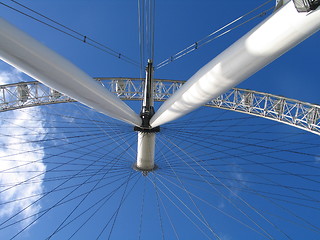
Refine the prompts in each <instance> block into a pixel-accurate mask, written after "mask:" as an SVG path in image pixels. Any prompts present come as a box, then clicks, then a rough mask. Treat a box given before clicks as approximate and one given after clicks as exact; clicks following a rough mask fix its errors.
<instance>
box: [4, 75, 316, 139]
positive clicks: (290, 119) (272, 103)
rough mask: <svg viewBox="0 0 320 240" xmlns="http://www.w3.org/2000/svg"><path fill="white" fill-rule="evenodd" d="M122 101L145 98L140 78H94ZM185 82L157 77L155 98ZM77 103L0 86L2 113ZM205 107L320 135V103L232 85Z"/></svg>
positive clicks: (25, 85) (32, 87) (46, 91)
mask: <svg viewBox="0 0 320 240" xmlns="http://www.w3.org/2000/svg"><path fill="white" fill-rule="evenodd" d="M95 79H96V80H97V81H99V82H100V83H101V85H103V86H104V87H106V88H107V89H108V90H110V91H111V92H113V93H115V94H116V95H117V96H118V97H120V98H121V99H123V100H143V88H144V81H143V79H139V78H95ZM183 83H184V81H176V80H161V79H155V80H154V98H155V99H154V100H155V101H165V100H166V99H168V98H169V97H170V96H171V95H172V94H173V93H174V92H175V91H177V90H178V89H179V88H180V87H181V86H182V85H183ZM66 102H74V100H73V99H71V98H69V97H68V96H65V95H63V94H61V93H59V92H57V91H55V90H53V89H51V88H49V87H47V86H45V85H43V84H42V83H39V82H36V81H34V82H20V83H13V84H7V85H1V86H0V112H4V111H9V110H15V109H20V108H26V107H33V106H41V105H47V104H55V103H66ZM205 106H207V107H215V108H220V109H226V110H232V111H237V112H242V113H246V114H250V115H255V116H258V117H262V118H267V119H270V120H274V121H278V122H281V123H285V124H288V125H291V126H294V127H297V128H301V129H303V130H306V131H309V132H312V133H314V134H317V135H320V106H319V105H317V104H310V103H306V102H301V101H298V100H295V99H289V98H286V97H282V96H276V95H272V94H268V93H262V92H256V91H252V90H245V89H239V88H233V89H231V90H229V91H228V92H226V93H224V94H222V95H221V96H219V97H218V98H215V99H213V100H212V101H210V102H209V103H207V104H206V105H205Z"/></svg>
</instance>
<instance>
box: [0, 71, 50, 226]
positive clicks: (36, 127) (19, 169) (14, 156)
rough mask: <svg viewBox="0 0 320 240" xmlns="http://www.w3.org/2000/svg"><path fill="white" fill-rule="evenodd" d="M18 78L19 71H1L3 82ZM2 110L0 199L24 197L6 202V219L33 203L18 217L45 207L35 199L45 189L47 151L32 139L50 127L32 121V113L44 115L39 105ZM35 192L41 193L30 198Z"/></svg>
mask: <svg viewBox="0 0 320 240" xmlns="http://www.w3.org/2000/svg"><path fill="white" fill-rule="evenodd" d="M18 81H21V73H20V72H19V71H17V70H12V71H6V72H4V71H3V72H0V84H7V83H12V82H18ZM0 114H2V124H1V129H0V146H1V147H0V172H1V174H0V191H1V193H0V202H1V203H3V202H8V201H13V200H15V199H23V200H19V201H13V202H12V203H8V204H5V205H4V206H2V207H1V208H0V218H2V219H6V218H8V217H10V216H12V215H13V214H15V213H17V212H19V211H21V210H23V209H24V208H26V207H27V206H29V205H31V206H30V207H28V208H26V210H24V211H23V212H22V213H21V214H20V215H19V217H18V219H21V218H25V217H29V216H31V215H36V214H37V213H38V212H39V210H40V209H41V205H40V202H37V203H36V204H32V203H33V202H34V201H36V200H37V199H38V198H39V196H41V194H42V192H43V179H44V174H41V173H44V172H45V170H46V166H45V165H44V164H43V157H44V155H45V152H44V149H43V146H41V144H39V143H34V142H32V141H37V140H41V139H43V137H44V136H45V133H46V130H45V128H44V127H43V122H42V121H32V119H33V117H32V116H34V115H35V114H36V115H37V118H38V119H42V117H43V116H42V112H41V110H40V109H38V108H33V109H28V108H27V109H23V110H21V111H20V110H16V111H11V112H5V113H0ZM6 119H7V120H6ZM35 150H37V151H35ZM7 169H11V170H7ZM6 170H7V171H6ZM37 175H39V176H37ZM35 176H36V177H35ZM31 178H32V180H31V181H30V180H29V179H31ZM19 183H21V184H19ZM10 186H11V187H10ZM32 195H39V196H35V197H31V198H28V197H29V196H32ZM24 198H25V199H24ZM34 219H35V217H32V218H28V220H25V221H23V222H21V225H20V226H21V227H24V226H26V225H28V224H29V223H31V222H32V221H33V220H34Z"/></svg>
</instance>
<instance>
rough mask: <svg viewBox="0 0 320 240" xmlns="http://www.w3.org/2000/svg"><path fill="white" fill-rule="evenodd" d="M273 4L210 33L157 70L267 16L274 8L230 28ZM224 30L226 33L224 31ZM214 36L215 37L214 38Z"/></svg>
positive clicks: (269, 0) (159, 65)
mask: <svg viewBox="0 0 320 240" xmlns="http://www.w3.org/2000/svg"><path fill="white" fill-rule="evenodd" d="M270 2H272V0H268V1H266V2H265V3H263V4H262V5H260V6H258V7H257V8H255V9H253V10H251V11H249V12H248V13H246V14H244V15H242V16H240V17H238V18H236V19H235V20H233V21H231V22H230V23H228V24H226V25H225V26H223V27H221V28H219V29H218V30H216V31H214V32H212V33H210V34H209V35H207V36H206V37H204V38H202V39H201V40H199V41H197V42H195V43H193V44H191V45H190V46H188V47H186V48H184V49H183V50H181V51H179V52H178V53H176V54H174V55H172V56H171V57H169V58H168V59H166V60H164V61H162V62H160V63H159V64H158V65H157V66H156V69H159V68H161V67H164V66H165V65H167V64H169V63H171V62H173V61H175V60H177V59H179V58H181V57H183V56H185V55H187V54H189V53H191V52H193V51H195V50H197V49H199V48H200V47H202V46H204V45H206V44H208V43H210V42H211V41H213V40H215V39H217V38H220V37H222V36H223V35H225V34H227V33H229V32H231V31H233V30H235V29H237V28H239V27H241V26H243V25H244V24H247V23H249V22H251V21H252V20H254V19H256V18H259V17H262V16H265V15H266V14H267V13H268V12H270V11H272V10H273V9H274V7H271V8H269V9H267V10H263V11H262V12H260V13H258V14H256V15H254V16H253V17H251V18H249V19H248V20H246V21H244V22H242V23H240V24H237V25H235V26H234V27H230V26H232V25H234V24H236V23H237V22H238V21H240V20H242V19H243V18H245V17H246V16H248V15H250V14H252V13H253V12H255V11H257V10H259V9H260V8H262V7H264V6H265V5H267V4H268V3H270ZM228 27H230V28H229V29H227V30H225V29H226V28H228ZM223 30H224V31H223ZM221 31H223V32H222V33H220V32H221ZM213 36H214V37H213Z"/></svg>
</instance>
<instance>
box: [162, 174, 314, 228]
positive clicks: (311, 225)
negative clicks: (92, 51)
mask: <svg viewBox="0 0 320 240" xmlns="http://www.w3.org/2000/svg"><path fill="white" fill-rule="evenodd" d="M160 176H161V177H163V178H164V179H165V180H166V181H168V182H170V183H171V184H173V185H174V186H176V187H178V188H180V189H182V187H181V186H180V185H178V184H176V183H174V182H173V181H171V180H169V179H167V178H165V177H164V176H163V174H161V175H160ZM170 177H172V178H174V176H170ZM194 187H197V188H199V187H198V185H194ZM203 190H205V189H203ZM192 195H194V194H192ZM262 196H263V195H262ZM197 198H198V199H200V198H199V196H197ZM272 199H274V198H272V197H271V198H270V199H269V200H272ZM200 200H201V201H205V200H203V199H200ZM276 200H277V199H276ZM273 204H276V203H273ZM276 205H278V204H276ZM279 207H281V208H284V207H283V206H281V205H280V206H279ZM284 209H285V211H288V212H289V213H290V214H291V215H293V216H294V217H296V218H298V219H300V220H302V221H304V222H305V223H307V224H308V225H309V226H306V225H302V224H300V223H298V222H295V221H293V220H291V221H290V222H291V223H294V224H296V225H297V226H300V227H303V228H305V229H308V230H312V231H314V232H319V230H316V229H317V228H318V227H316V226H314V225H313V224H311V223H309V222H308V221H306V220H305V219H304V218H302V217H299V216H298V215H296V214H295V213H294V212H292V211H290V210H288V209H286V208H284ZM219 211H220V210H219ZM261 211H262V212H267V211H265V210H261ZM221 212H222V213H224V212H223V211H221ZM269 215H272V214H271V213H270V214H269ZM287 222H288V220H287ZM240 223H241V224H242V222H241V221H240ZM250 229H251V230H253V229H252V228H250Z"/></svg>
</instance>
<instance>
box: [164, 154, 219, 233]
mask: <svg viewBox="0 0 320 240" xmlns="http://www.w3.org/2000/svg"><path fill="white" fill-rule="evenodd" d="M160 153H161V155H162V157H163V158H164V159H165V161H166V163H167V164H168V166H169V167H170V169H171V170H172V172H173V173H174V176H175V178H176V179H177V180H178V181H179V183H180V185H181V186H182V187H183V190H184V192H185V193H187V195H188V198H189V199H190V200H191V202H192V204H193V206H195V208H196V210H197V211H198V213H199V214H200V216H201V218H202V220H203V221H204V222H205V223H206V225H207V227H208V229H209V230H210V231H211V232H212V234H213V235H214V236H215V237H216V238H217V239H220V238H219V236H218V234H217V233H216V232H215V231H214V230H213V229H212V226H211V225H210V224H209V223H208V221H207V219H206V218H205V217H204V215H203V213H202V212H201V210H200V209H199V207H198V205H197V204H196V203H195V201H194V200H193V198H192V197H191V195H190V194H189V191H188V190H187V189H186V186H185V184H184V182H182V181H181V179H180V178H179V176H178V175H177V173H176V172H175V170H174V168H173V167H172V166H171V164H170V162H169V161H168V159H167V158H166V156H165V155H164V154H163V152H160Z"/></svg>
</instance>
